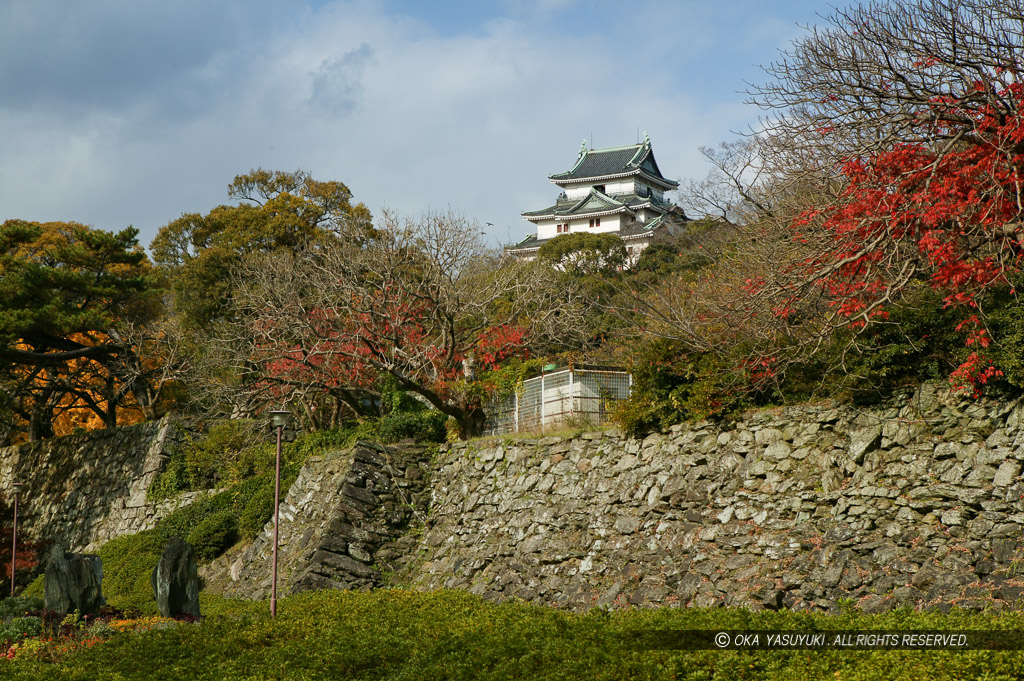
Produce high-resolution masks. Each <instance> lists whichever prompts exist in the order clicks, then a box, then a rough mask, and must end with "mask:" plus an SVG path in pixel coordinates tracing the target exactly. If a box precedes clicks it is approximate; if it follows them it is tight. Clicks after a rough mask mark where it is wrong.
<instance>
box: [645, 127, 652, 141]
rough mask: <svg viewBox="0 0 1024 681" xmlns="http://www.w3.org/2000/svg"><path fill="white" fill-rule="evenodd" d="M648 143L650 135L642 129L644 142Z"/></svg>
mask: <svg viewBox="0 0 1024 681" xmlns="http://www.w3.org/2000/svg"><path fill="white" fill-rule="evenodd" d="M650 143H651V136H650V135H648V134H647V131H646V130H644V144H650Z"/></svg>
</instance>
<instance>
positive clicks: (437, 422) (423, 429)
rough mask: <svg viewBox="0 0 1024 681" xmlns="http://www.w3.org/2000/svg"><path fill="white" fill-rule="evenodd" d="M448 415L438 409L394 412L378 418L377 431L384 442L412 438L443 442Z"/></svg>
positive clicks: (422, 440) (421, 440) (420, 440)
mask: <svg viewBox="0 0 1024 681" xmlns="http://www.w3.org/2000/svg"><path fill="white" fill-rule="evenodd" d="M447 421H448V417H447V416H445V415H444V414H442V413H441V412H439V411H433V410H430V411H419V412H396V413H393V414H389V415H388V416H385V417H383V418H381V419H380V421H379V422H378V426H377V429H378V432H379V434H380V440H381V441H382V442H383V443H384V444H389V443H393V442H398V441H399V440H404V439H406V438H412V439H414V440H417V441H419V442H444V441H445V435H446V433H445V423H446V422H447Z"/></svg>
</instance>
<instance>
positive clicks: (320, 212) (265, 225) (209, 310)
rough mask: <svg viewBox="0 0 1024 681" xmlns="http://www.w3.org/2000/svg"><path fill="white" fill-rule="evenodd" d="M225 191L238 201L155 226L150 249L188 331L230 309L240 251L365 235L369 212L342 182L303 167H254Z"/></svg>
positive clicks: (293, 248)
mask: <svg viewBox="0 0 1024 681" xmlns="http://www.w3.org/2000/svg"><path fill="white" fill-rule="evenodd" d="M228 196H229V197H230V198H232V199H235V200H238V201H239V203H238V204H237V205H234V206H218V207H217V208H214V209H213V210H211V211H210V212H209V213H207V214H206V215H200V214H198V213H188V214H185V215H182V216H181V217H180V218H178V219H176V220H174V221H172V222H170V223H169V224H167V225H165V226H164V227H162V228H161V229H160V231H159V232H158V233H157V236H156V238H155V239H154V240H153V243H152V244H151V246H150V249H151V250H152V253H153V260H154V261H155V262H156V264H157V265H159V266H160V267H161V268H163V269H164V271H165V272H166V273H167V275H168V276H169V278H170V282H171V289H172V292H173V300H174V309H175V312H176V313H177V314H178V315H179V316H180V318H181V320H182V323H183V325H184V326H185V328H187V329H190V330H193V331H196V330H198V329H201V328H202V327H204V326H205V325H207V324H209V323H211V322H212V321H215V320H217V319H218V318H220V317H221V316H222V315H223V314H224V312H225V311H226V310H228V309H229V308H230V303H231V297H232V290H233V287H234V284H233V282H232V274H231V273H232V270H233V269H234V268H236V267H237V266H238V264H239V263H240V262H241V259H242V258H243V257H244V256H246V255H248V254H251V253H266V252H274V251H276V250H279V249H285V250H289V251H296V250H298V249H301V248H303V247H305V246H307V245H309V244H310V243H312V242H315V241H317V240H323V239H330V238H344V239H346V240H353V239H355V240H360V239H365V238H367V237H368V236H369V235H370V234H371V233H372V226H371V225H372V220H371V216H370V211H369V209H367V208H366V206H364V205H363V204H361V203H356V204H353V203H352V193H351V192H350V191H349V189H348V187H346V186H345V185H344V184H342V183H341V182H321V181H318V180H314V179H313V178H312V177H310V175H309V174H308V173H305V172H302V171H295V172H290V173H288V172H281V171H268V170H263V169H261V168H260V169H256V170H253V171H251V172H249V173H247V174H245V175H239V176H237V177H236V178H235V179H234V181H233V182H232V183H231V185H230V186H229V187H228Z"/></svg>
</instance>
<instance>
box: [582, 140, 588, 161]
mask: <svg viewBox="0 0 1024 681" xmlns="http://www.w3.org/2000/svg"><path fill="white" fill-rule="evenodd" d="M586 153H587V140H583V143H582V144H580V156H581V157H582V156H585V155H586Z"/></svg>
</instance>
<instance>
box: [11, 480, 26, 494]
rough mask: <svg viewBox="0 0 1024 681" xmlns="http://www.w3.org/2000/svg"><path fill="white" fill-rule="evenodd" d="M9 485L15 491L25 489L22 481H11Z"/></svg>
mask: <svg viewBox="0 0 1024 681" xmlns="http://www.w3.org/2000/svg"><path fill="white" fill-rule="evenodd" d="M11 487H13V488H14V491H15V493H17V492H21V491H23V490H24V489H25V483H23V482H12V483H11Z"/></svg>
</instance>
